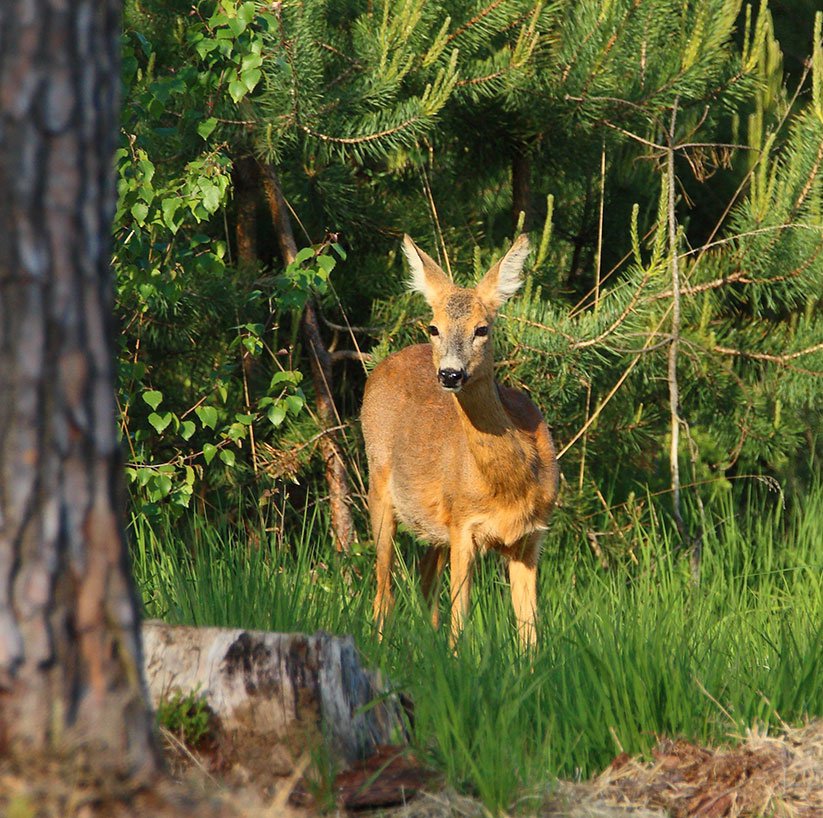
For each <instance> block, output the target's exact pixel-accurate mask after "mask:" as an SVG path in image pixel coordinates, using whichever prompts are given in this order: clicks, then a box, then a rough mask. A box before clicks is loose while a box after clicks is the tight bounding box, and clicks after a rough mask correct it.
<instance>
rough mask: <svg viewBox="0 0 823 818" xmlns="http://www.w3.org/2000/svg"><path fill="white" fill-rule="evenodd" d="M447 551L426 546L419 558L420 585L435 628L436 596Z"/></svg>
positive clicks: (437, 612)
mask: <svg viewBox="0 0 823 818" xmlns="http://www.w3.org/2000/svg"><path fill="white" fill-rule="evenodd" d="M446 557H448V552H447V551H446V549H445V548H434V547H432V548H427V549H426V551H425V552H424V554H423V556H422V557H421V558H420V586H421V588H422V590H423V598H424V599H425V600H426V603H427V604H428V605H429V606H430V607H431V622H432V626H433V627H434V629H435V630H437V628H438V626H439V625H440V606H439V605H438V604H437V598H438V596H439V595H440V577H441V575H442V574H443V569H444V568H445V567H446Z"/></svg>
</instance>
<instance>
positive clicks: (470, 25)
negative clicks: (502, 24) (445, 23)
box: [446, 0, 505, 45]
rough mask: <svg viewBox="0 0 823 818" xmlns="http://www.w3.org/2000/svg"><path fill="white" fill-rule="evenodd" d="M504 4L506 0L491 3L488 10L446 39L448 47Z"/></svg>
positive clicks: (476, 15)
mask: <svg viewBox="0 0 823 818" xmlns="http://www.w3.org/2000/svg"><path fill="white" fill-rule="evenodd" d="M504 2H505V0H494V2H492V3H489V5H488V6H486V8H484V9H481V10H480V11H479V12H478V13H477V14H475V15H474V17H472V18H471V20H467V21H466V22H465V23H463V25H462V26H460V27H459V28H457V29H455V30H454V31H453V32H452V33H451V34H449V36H448V37H446V45H448V44H449V43H450V42H452V41H453V40H455V39H457V38H458V37H459V36H460V35H461V34H463V33H465V32H466V31H468V30H469V29H470V28H471V27H472V26H475V25H477V23H479V22H480V21H481V20H482V19H483V18H484V17H488V15H489V14H491V13H492V12H493V11H494V10H495V9H496V8H497V7H498V6H499V5H501V4H502V3H504Z"/></svg>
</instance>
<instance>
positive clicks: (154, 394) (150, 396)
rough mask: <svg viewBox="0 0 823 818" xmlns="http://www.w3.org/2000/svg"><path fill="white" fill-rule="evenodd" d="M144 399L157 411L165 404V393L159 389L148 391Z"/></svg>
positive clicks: (144, 394) (143, 396)
mask: <svg viewBox="0 0 823 818" xmlns="http://www.w3.org/2000/svg"><path fill="white" fill-rule="evenodd" d="M142 398H143V400H144V401H145V402H146V403H147V404H148V405H149V406H151V408H152V409H157V407H158V406H160V404H161V403H162V402H163V393H162V392H160V391H159V390H157V389H147V390H146V391H145V392H144V393H143V395H142Z"/></svg>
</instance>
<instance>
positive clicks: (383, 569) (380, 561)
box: [369, 477, 397, 639]
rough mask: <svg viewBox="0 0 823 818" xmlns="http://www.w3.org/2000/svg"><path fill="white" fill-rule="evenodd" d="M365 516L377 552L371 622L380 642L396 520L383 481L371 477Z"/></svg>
mask: <svg viewBox="0 0 823 818" xmlns="http://www.w3.org/2000/svg"><path fill="white" fill-rule="evenodd" d="M369 516H370V517H371V526H372V536H373V537H374V545H375V550H376V552H377V565H376V573H377V594H376V596H375V598H374V621H375V624H376V625H377V633H378V635H379V636H380V638H381V639H382V637H383V625H384V624H385V621H386V617H387V616H388V615H389V613H390V612H391V609H392V605H393V604H394V596H393V594H392V588H391V571H392V561H393V559H394V534H395V532H396V531H397V521H396V520H395V517H394V507H393V505H392V502H391V497H390V496H389V492H388V485H387V481H386V480H378V479H375V478H374V477H373V478H372V480H371V483H370V485H369Z"/></svg>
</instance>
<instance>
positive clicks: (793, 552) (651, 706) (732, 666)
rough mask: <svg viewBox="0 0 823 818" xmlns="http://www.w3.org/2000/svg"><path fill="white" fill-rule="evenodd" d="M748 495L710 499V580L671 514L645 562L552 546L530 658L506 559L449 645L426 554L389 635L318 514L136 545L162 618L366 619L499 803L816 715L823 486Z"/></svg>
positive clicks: (448, 757)
mask: <svg viewBox="0 0 823 818" xmlns="http://www.w3.org/2000/svg"><path fill="white" fill-rule="evenodd" d="M742 507H743V508H746V511H745V512H744V513H742V514H741V513H739V512H736V511H735V506H733V504H732V502H731V500H729V502H728V503H726V504H723V505H718V507H717V508H714V509H710V510H709V512H710V519H711V520H712V521H713V522H712V527H711V528H709V529H708V530H707V531H706V532H705V536H704V541H703V562H702V566H701V571H700V578H699V581H695V579H694V577H693V576H692V572H691V570H690V567H689V564H688V560H687V558H686V557H685V555H683V554H682V553H679V552H678V551H677V549H676V548H675V544H674V542H673V540H672V538H671V537H670V534H668V533H667V529H666V527H665V526H657V527H654V528H651V529H649V530H640V528H639V527H638V530H636V531H634V532H631V534H630V536H631V537H632V538H633V540H634V542H635V543H636V548H635V552H636V553H637V554H638V556H639V561H640V564H639V565H629V564H627V565H626V566H624V567H622V568H614V569H612V570H609V571H604V570H603V569H602V568H600V567H598V565H597V563H596V561H594V560H593V559H592V560H590V559H589V557H588V551H587V550H586V551H583V550H582V548H583V547H582V546H581V545H580V544H579V543H575V542H569V543H565V544H564V546H563V547H562V548H556V549H552V556H549V555H547V556H546V557H545V558H544V560H543V562H542V564H541V574H540V609H541V620H540V632H539V637H540V639H539V647H538V649H537V650H536V651H534V652H533V653H532V654H530V655H525V656H524V655H523V654H522V653H521V651H520V649H519V646H518V644H517V641H516V638H515V633H514V625H513V623H512V620H511V613H510V610H509V608H510V605H509V600H508V590H507V588H506V586H505V582H504V579H503V572H502V571H501V570H500V565H499V563H498V561H497V560H495V559H494V558H487V559H484V560H482V561H480V563H479V564H478V571H477V578H476V583H475V589H474V592H473V609H472V614H471V617H470V621H469V624H468V626H467V628H466V631H465V632H464V634H463V636H462V637H461V640H460V643H459V645H458V650H457V651H456V653H455V652H454V651H452V650H451V648H450V646H449V643H448V638H447V634H446V633H445V632H444V631H442V630H441V631H440V632H435V631H433V630H432V628H431V626H430V625H429V622H428V611H427V610H425V608H424V606H423V604H422V602H421V599H420V596H419V592H418V584H417V582H416V568H415V565H414V561H415V557H414V556H411V557H410V558H409V564H408V565H406V563H405V562H404V561H403V560H402V559H400V560H399V563H400V564H399V565H398V568H397V571H396V576H395V579H396V583H395V584H396V592H397V606H396V609H395V613H394V616H393V617H392V618H391V620H390V621H389V623H388V627H387V631H386V634H385V638H384V640H383V642H382V643H381V642H378V641H377V640H376V638H375V634H374V631H373V628H372V624H371V603H372V597H373V577H372V555H371V554H370V553H369V552H368V550H367V551H365V552H364V553H361V554H356V555H354V556H349V557H346V558H341V557H337V556H336V555H334V554H333V552H332V549H331V547H330V545H329V544H328V542H327V541H326V540H325V537H324V535H323V534H322V533H321V531H320V530H319V529H320V527H319V526H318V525H317V524H316V522H315V521H313V520H312V519H308V518H307V519H306V520H305V524H304V526H303V530H302V532H300V534H299V536H298V537H297V538H296V540H295V541H294V542H293V543H292V544H291V547H290V548H289V549H288V551H284V550H280V549H278V548H277V547H275V545H274V544H273V541H272V540H270V539H267V538H266V537H262V538H261V539H260V544H259V545H257V546H251V545H249V544H248V543H247V542H245V534H244V533H243V532H244V529H243V528H242V527H237V526H234V527H229V526H228V525H225V524H221V523H220V521H219V520H211V521H208V522H206V521H204V520H203V519H202V518H198V517H192V518H191V519H189V520H186V521H184V523H183V524H182V525H181V524H180V523H179V522H178V524H177V525H176V526H172V525H171V524H170V523H169V522H168V521H166V522H165V523H163V524H159V525H158V524H155V525H154V526H153V527H150V526H149V525H148V524H147V523H146V522H145V520H135V522H134V526H133V540H134V548H133V558H134V563H135V573H136V577H137V580H138V584H139V587H140V590H141V592H142V596H143V599H144V602H145V607H146V613H147V615H149V616H156V617H161V618H164V619H167V620H168V621H171V622H185V623H192V624H198V625H207V624H210V625H231V626H241V627H249V628H260V629H268V630H301V631H308V632H311V631H314V630H317V629H319V628H322V629H324V630H326V631H330V632H336V633H352V634H354V636H355V639H356V640H357V642H358V644H359V645H360V647H361V650H362V651H363V653H364V654H365V656H366V658H367V661H368V662H370V663H371V664H373V665H376V666H379V667H380V668H382V669H383V670H384V671H385V672H386V674H387V676H388V678H390V679H392V681H393V683H394V684H395V685H396V686H397V687H399V688H401V689H403V690H404V691H406V692H407V693H408V694H410V696H411V698H412V699H413V701H414V734H415V738H416V742H417V744H418V746H419V750H420V752H421V753H422V754H424V755H425V756H426V757H427V758H428V759H429V760H430V762H431V763H432V764H433V765H435V766H436V767H437V768H439V769H440V770H442V771H443V773H444V775H445V776H446V778H447V779H448V781H449V782H450V783H451V784H452V785H454V786H455V787H457V788H459V789H461V790H462V791H466V792H470V793H473V794H476V795H478V796H479V797H480V798H481V799H482V800H483V801H484V802H485V803H486V804H487V805H488V806H489V807H490V808H491V809H492V810H500V809H506V808H508V807H510V805H511V804H512V802H513V801H514V799H515V798H517V797H520V796H522V794H523V792H524V791H525V792H528V791H529V789H530V788H532V787H536V786H539V785H540V784H545V782H546V781H547V780H549V779H551V778H552V777H553V776H560V777H576V776H582V777H587V776H589V775H592V774H594V773H596V772H598V771H599V770H601V769H602V768H603V767H604V766H605V765H607V764H608V763H609V761H610V760H611V759H612V758H613V757H614V756H615V755H616V754H617V753H618V752H620V751H621V750H625V751H626V752H629V753H646V752H648V751H649V750H650V749H651V747H652V746H653V745H654V743H655V741H656V737H657V736H659V735H661V734H666V735H680V736H685V737H688V738H690V739H694V740H697V741H717V740H718V739H725V738H727V737H728V736H729V735H730V734H731V735H734V734H741V733H742V731H743V730H744V729H745V728H746V727H748V726H750V725H752V724H753V723H756V722H763V723H771V724H778V723H780V722H781V721H786V722H789V723H792V722H799V721H802V720H804V719H806V718H808V717H811V716H819V715H823V647H822V646H823V624H821V623H823V580H821V576H823V570H822V569H823V544H822V543H821V534H820V532H821V531H823V491H821V490H819V489H818V490H817V491H814V492H812V493H811V494H810V495H808V497H807V499H806V502H805V503H804V504H803V507H802V508H797V509H796V510H795V511H793V512H792V513H788V512H784V511H783V510H782V509H781V507H780V505H779V503H777V502H774V501H772V502H771V503H770V505H769V506H768V507H767V506H766V504H765V502H764V501H763V500H762V498H761V499H760V500H759V501H757V502H754V499H750V503H749V505H748V506H746V505H745V504H743V505H742ZM575 550H576V551H577V552H579V553H578V558H577V559H572V558H570V556H571V555H572V554H573V553H574V552H575ZM564 555H565V556H564ZM441 602H442V603H443V604H445V595H444V597H443V599H442V600H441ZM445 613H446V611H445V609H444V614H445Z"/></svg>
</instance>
